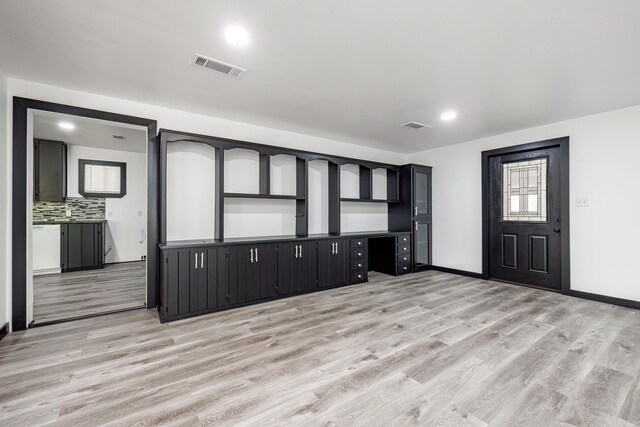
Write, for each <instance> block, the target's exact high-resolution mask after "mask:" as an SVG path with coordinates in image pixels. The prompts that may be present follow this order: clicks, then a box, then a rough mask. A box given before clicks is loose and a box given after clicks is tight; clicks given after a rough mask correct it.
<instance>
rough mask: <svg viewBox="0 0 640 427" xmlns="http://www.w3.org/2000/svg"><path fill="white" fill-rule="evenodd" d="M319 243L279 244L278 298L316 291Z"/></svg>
mask: <svg viewBox="0 0 640 427" xmlns="http://www.w3.org/2000/svg"><path fill="white" fill-rule="evenodd" d="M317 286H318V242H316V241H311V242H287V243H278V296H281V295H291V294H298V293H301V292H308V291H313V290H316V289H317Z"/></svg>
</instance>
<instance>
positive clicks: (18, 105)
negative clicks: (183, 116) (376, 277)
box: [11, 97, 159, 331]
mask: <svg viewBox="0 0 640 427" xmlns="http://www.w3.org/2000/svg"><path fill="white" fill-rule="evenodd" d="M29 109H32V110H42V111H51V112H54V113H62V114H69V115H72V116H79V117H88V118H92V119H100V120H108V121H113V122H120V123H127V124H132V125H138V126H144V127H146V128H147V137H148V138H149V142H148V146H147V308H154V307H156V306H157V298H158V292H157V287H158V241H159V240H158V170H159V169H158V167H159V161H158V154H159V151H158V147H159V145H158V140H157V129H158V125H157V122H156V121H155V120H150V119H144V118H140V117H133V116H127V115H123V114H116V113H111V112H107V111H99V110H92V109H88V108H82V107H74V106H71V105H64V104H56V103H53V102H46V101H40V100H36V99H28V98H20V97H14V98H13V172H12V176H13V184H12V190H13V194H12V196H11V200H12V207H11V213H12V227H11V228H12V233H13V235H12V239H11V250H12V254H13V256H12V260H11V280H12V284H11V286H12V287H11V289H12V297H11V298H12V301H11V303H12V305H11V307H12V314H11V318H12V322H11V330H12V331H20V330H24V329H26V328H27V257H28V254H27V172H26V165H27V144H28V142H29V141H27V112H28V110H29Z"/></svg>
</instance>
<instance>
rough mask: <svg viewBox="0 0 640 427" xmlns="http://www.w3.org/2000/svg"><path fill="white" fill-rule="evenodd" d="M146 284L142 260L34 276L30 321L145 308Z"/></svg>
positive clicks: (38, 321)
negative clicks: (92, 268) (94, 268)
mask: <svg viewBox="0 0 640 427" xmlns="http://www.w3.org/2000/svg"><path fill="white" fill-rule="evenodd" d="M146 287H147V279H146V263H145V262H144V261H139V262H127V263H120V264H109V265H106V266H105V267H104V268H100V269H96V270H83V271H70V272H68V273H61V274H47V275H44V276H34V277H33V320H34V322H35V323H36V324H38V323H45V322H51V321H56V320H62V319H69V318H74V317H80V316H87V315H93V314H99V313H105V312H110V311H116V310H124V309H128V308H134V307H144V305H145V301H146Z"/></svg>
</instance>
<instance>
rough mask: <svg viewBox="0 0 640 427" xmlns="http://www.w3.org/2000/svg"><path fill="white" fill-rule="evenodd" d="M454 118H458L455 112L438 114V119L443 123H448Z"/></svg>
mask: <svg viewBox="0 0 640 427" xmlns="http://www.w3.org/2000/svg"><path fill="white" fill-rule="evenodd" d="M456 117H458V113H456V112H455V111H445V112H444V113H442V114H440V118H441V119H442V120H444V121H445V122H450V121H451V120H453V119H455V118H456Z"/></svg>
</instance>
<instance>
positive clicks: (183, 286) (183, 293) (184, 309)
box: [169, 249, 195, 314]
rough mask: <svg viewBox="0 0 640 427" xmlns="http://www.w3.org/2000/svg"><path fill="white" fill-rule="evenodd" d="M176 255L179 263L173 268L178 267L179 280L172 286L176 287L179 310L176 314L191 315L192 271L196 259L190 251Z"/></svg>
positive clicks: (183, 251) (186, 250)
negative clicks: (190, 288)
mask: <svg viewBox="0 0 640 427" xmlns="http://www.w3.org/2000/svg"><path fill="white" fill-rule="evenodd" d="M175 253H176V255H177V262H175V263H174V266H173V268H176V267H177V268H176V269H177V271H176V274H177V278H176V280H175V282H174V283H173V284H172V285H173V286H175V290H176V291H175V292H176V297H175V302H176V307H177V309H176V312H175V314H186V313H189V305H190V301H189V298H190V293H189V287H190V283H189V281H190V279H191V270H192V269H193V265H194V263H195V259H194V258H193V257H192V256H191V251H189V250H188V249H182V250H179V251H176V252H175ZM169 263H170V264H171V259H169Z"/></svg>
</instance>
